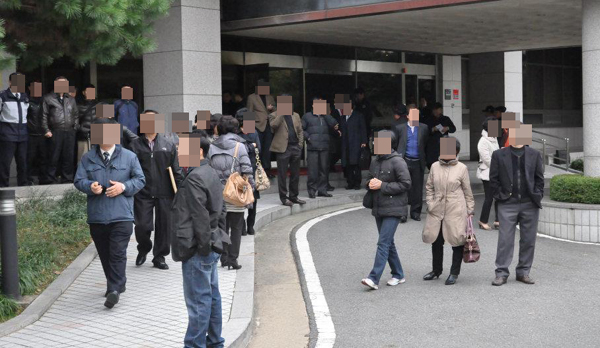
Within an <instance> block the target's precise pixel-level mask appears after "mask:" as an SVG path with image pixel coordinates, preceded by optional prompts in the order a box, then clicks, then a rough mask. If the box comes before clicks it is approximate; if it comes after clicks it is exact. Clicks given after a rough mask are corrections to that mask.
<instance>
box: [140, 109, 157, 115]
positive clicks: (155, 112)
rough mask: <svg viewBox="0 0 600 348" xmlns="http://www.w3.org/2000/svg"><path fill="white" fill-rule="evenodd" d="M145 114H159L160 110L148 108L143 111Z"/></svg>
mask: <svg viewBox="0 0 600 348" xmlns="http://www.w3.org/2000/svg"><path fill="white" fill-rule="evenodd" d="M143 113H144V114H158V111H156V110H152V109H146V110H144V112H143Z"/></svg>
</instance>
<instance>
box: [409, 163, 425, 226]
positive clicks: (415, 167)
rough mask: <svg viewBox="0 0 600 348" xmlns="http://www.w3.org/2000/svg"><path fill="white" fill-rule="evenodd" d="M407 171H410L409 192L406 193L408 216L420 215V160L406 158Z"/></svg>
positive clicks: (421, 186)
mask: <svg viewBox="0 0 600 348" xmlns="http://www.w3.org/2000/svg"><path fill="white" fill-rule="evenodd" d="M406 165H407V166H408V172H409V173H410V181H411V182H412V184H411V186H410V192H409V194H408V202H409V203H410V216H415V215H417V216H419V215H421V209H422V208H423V175H425V173H423V167H421V161H420V160H410V159H406Z"/></svg>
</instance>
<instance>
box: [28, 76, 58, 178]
mask: <svg viewBox="0 0 600 348" xmlns="http://www.w3.org/2000/svg"><path fill="white" fill-rule="evenodd" d="M29 95H30V98H29V108H28V109H27V131H28V133H29V144H27V181H28V184H29V185H32V184H33V176H34V174H35V173H36V172H37V177H38V183H39V184H40V185H48V184H50V183H52V182H51V181H50V179H49V178H48V154H49V152H48V149H49V148H50V140H49V139H48V138H46V137H45V136H44V129H43V128H42V104H41V103H42V83H41V82H39V81H35V82H32V83H31V84H30V85H29Z"/></svg>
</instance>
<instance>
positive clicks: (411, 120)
mask: <svg viewBox="0 0 600 348" xmlns="http://www.w3.org/2000/svg"><path fill="white" fill-rule="evenodd" d="M408 124H409V125H411V126H413V127H417V126H419V109H410V111H409V112H408Z"/></svg>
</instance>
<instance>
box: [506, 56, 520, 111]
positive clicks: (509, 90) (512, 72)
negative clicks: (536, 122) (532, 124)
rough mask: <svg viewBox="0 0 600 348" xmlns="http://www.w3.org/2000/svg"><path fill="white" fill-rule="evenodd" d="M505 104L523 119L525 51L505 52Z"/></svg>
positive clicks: (507, 108)
mask: <svg viewBox="0 0 600 348" xmlns="http://www.w3.org/2000/svg"><path fill="white" fill-rule="evenodd" d="M504 106H505V107H506V110H508V111H510V112H518V113H519V114H520V115H521V121H523V52H522V51H514V52H504Z"/></svg>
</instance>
